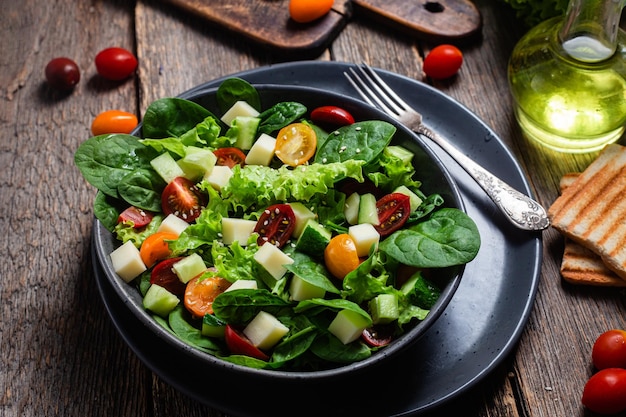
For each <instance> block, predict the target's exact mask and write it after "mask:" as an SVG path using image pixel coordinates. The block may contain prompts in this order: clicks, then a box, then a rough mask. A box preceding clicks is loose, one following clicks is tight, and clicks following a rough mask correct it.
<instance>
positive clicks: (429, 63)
mask: <svg viewBox="0 0 626 417" xmlns="http://www.w3.org/2000/svg"><path fill="white" fill-rule="evenodd" d="M462 64H463V53H462V52H461V51H460V50H459V48H457V47H456V46H454V45H439V46H437V47H435V48H433V50H431V51H430V53H429V54H428V55H427V56H426V58H425V59H424V72H425V73H426V75H428V76H429V77H431V78H434V79H444V78H449V77H452V76H453V75H454V74H456V73H457V72H458V71H459V69H460V68H461V65H462Z"/></svg>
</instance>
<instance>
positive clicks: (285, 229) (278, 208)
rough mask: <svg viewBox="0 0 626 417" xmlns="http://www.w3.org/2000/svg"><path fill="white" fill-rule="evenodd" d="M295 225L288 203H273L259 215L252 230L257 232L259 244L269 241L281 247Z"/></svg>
mask: <svg viewBox="0 0 626 417" xmlns="http://www.w3.org/2000/svg"><path fill="white" fill-rule="evenodd" d="M295 227H296V215H295V213H294V212H293V209H292V208H291V206H290V205H289V204H274V205H273V206H270V207H268V208H266V209H265V210H264V211H263V214H261V217H259V220H258V221H257V224H256V227H255V228H254V231H255V232H257V233H258V234H259V239H258V240H257V243H258V245H259V246H261V245H263V244H265V243H270V244H272V245H275V246H278V247H279V248H281V247H283V246H284V245H285V243H287V240H289V238H290V237H291V233H292V232H293V229H294V228H295Z"/></svg>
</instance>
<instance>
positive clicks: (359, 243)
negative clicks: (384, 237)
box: [348, 223, 380, 257]
mask: <svg viewBox="0 0 626 417" xmlns="http://www.w3.org/2000/svg"><path fill="white" fill-rule="evenodd" d="M348 234H349V235H350V237H351V238H352V240H354V244H355V245H356V253H357V255H358V256H359V257H362V256H368V255H369V252H370V249H371V247H372V246H373V245H376V246H378V241H379V240H380V234H378V231H377V230H376V228H375V227H374V226H373V225H371V224H369V223H361V224H357V225H354V226H350V227H349V228H348Z"/></svg>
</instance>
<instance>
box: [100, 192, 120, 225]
mask: <svg viewBox="0 0 626 417" xmlns="http://www.w3.org/2000/svg"><path fill="white" fill-rule="evenodd" d="M123 210H124V208H122V207H121V206H120V200H118V199H115V198H111V197H109V196H107V195H106V194H104V193H103V192H102V191H98V193H97V194H96V198H95V199H94V202H93V211H94V215H95V216H96V219H98V220H100V222H101V223H102V225H103V226H104V227H105V228H106V229H107V230H108V231H109V232H113V230H114V229H115V225H116V224H117V219H118V217H119V216H120V213H122V211H123Z"/></svg>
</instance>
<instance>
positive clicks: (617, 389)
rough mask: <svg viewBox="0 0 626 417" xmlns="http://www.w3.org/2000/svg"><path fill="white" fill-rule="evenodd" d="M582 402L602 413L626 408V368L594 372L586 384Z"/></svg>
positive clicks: (590, 408)
mask: <svg viewBox="0 0 626 417" xmlns="http://www.w3.org/2000/svg"><path fill="white" fill-rule="evenodd" d="M582 403H583V405H584V406H585V407H587V408H588V409H589V410H591V411H593V412H594V413H600V414H616V413H619V412H621V411H624V410H626V369H621V368H607V369H602V370H601V371H599V372H598V373H596V374H594V375H593V376H592V377H591V378H589V381H587V384H585V388H584V390H583V396H582Z"/></svg>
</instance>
